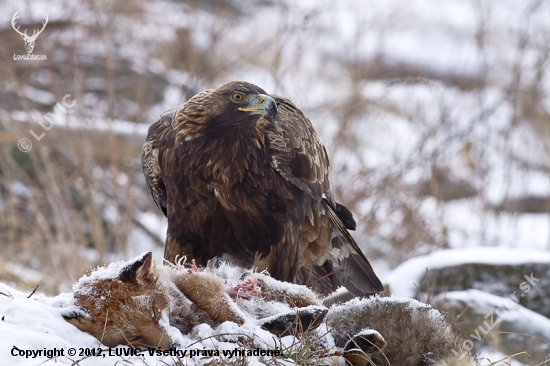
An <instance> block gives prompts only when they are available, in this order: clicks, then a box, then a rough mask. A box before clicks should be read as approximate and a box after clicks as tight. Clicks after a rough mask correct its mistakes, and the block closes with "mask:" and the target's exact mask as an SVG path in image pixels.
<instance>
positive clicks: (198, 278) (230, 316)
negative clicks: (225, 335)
mask: <svg viewBox="0 0 550 366" xmlns="http://www.w3.org/2000/svg"><path fill="white" fill-rule="evenodd" d="M174 282H175V284H176V286H177V288H178V289H179V290H180V291H181V292H182V293H183V294H184V295H185V296H186V297H187V298H188V299H189V300H191V301H192V302H194V303H195V305H197V306H198V307H199V308H200V309H202V310H204V311H206V312H207V313H208V315H210V317H211V318H212V319H214V320H215V321H216V322H218V323H223V322H225V321H231V322H234V323H237V324H239V325H241V324H243V323H244V315H243V314H242V312H241V311H240V310H239V308H238V307H237V306H236V305H235V303H234V302H233V301H232V300H231V298H230V297H229V295H227V294H226V293H225V286H224V282H223V280H222V279H221V278H220V277H216V276H215V275H212V274H209V273H205V272H194V273H188V274H182V275H179V276H177V278H176V279H175V281H174Z"/></svg>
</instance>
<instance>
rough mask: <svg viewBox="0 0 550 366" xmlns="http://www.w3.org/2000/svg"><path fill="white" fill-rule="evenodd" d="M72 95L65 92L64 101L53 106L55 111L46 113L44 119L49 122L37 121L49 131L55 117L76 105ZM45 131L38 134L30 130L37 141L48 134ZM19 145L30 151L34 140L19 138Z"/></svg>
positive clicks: (24, 150) (25, 150)
mask: <svg viewBox="0 0 550 366" xmlns="http://www.w3.org/2000/svg"><path fill="white" fill-rule="evenodd" d="M70 97H71V94H65V95H64V96H63V100H62V103H57V104H56V105H55V106H54V107H53V111H52V112H53V113H51V112H50V113H47V114H45V115H44V119H45V120H46V122H47V123H44V122H43V121H41V120H38V121H36V122H37V123H38V124H39V125H40V126H42V128H43V129H44V131H49V130H51V129H52V128H53V125H54V123H53V120H52V119H53V118H54V117H58V118H59V117H61V113H63V114H67V109H71V108H73V107H74V106H75V105H76V100H74V99H73V100H71V99H70ZM44 131H43V132H42V133H41V134H40V135H37V134H36V132H34V131H33V130H29V132H30V134H31V135H32V136H33V137H34V138H35V139H36V141H40V140H42V138H43V137H44V136H46V132H44ZM17 147H18V148H19V150H21V151H23V152H29V151H30V150H31V149H32V142H31V140H30V139H28V138H22V139H21V140H19V143H18V144H17Z"/></svg>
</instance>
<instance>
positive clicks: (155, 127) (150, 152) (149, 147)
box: [141, 108, 178, 217]
mask: <svg viewBox="0 0 550 366" xmlns="http://www.w3.org/2000/svg"><path fill="white" fill-rule="evenodd" d="M177 111H178V108H174V109H172V110H170V111H167V112H165V113H164V114H162V116H161V117H160V119H159V120H158V121H157V122H155V123H153V124H152V125H151V127H150V128H149V131H148V132H147V138H146V139H145V142H144V143H143V149H142V151H141V167H142V169H143V175H144V176H145V184H146V185H147V188H148V189H149V194H150V195H151V197H152V198H153V201H154V202H155V204H156V205H157V207H158V209H159V210H161V211H162V213H163V214H164V216H166V217H167V216H168V210H167V207H168V203H167V199H166V186H165V185H164V180H163V178H162V176H163V174H162V164H161V163H160V160H161V159H162V155H163V152H164V150H166V148H169V147H171V146H173V145H174V138H173V135H174V134H173V128H172V121H173V120H174V117H175V115H176V113H177Z"/></svg>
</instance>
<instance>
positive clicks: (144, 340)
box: [64, 252, 171, 349]
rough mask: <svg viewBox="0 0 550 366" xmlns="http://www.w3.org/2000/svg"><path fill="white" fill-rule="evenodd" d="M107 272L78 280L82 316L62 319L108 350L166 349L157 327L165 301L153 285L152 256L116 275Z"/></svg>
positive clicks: (160, 289)
mask: <svg viewBox="0 0 550 366" xmlns="http://www.w3.org/2000/svg"><path fill="white" fill-rule="evenodd" d="M110 269H111V268H110V267H109V268H106V269H104V271H103V272H104V273H105V275H104V276H102V275H101V274H102V271H101V270H98V271H94V273H93V276H92V275H89V276H84V277H82V278H81V279H80V280H79V282H78V283H77V284H76V285H75V287H74V297H75V304H76V305H77V306H79V307H80V308H81V309H82V310H83V311H84V313H85V314H84V315H83V314H71V315H65V316H64V318H65V320H67V321H68V322H69V323H71V324H73V325H75V326H76V327H77V328H78V329H80V330H81V331H84V332H88V333H90V334H91V335H93V336H94V337H96V338H97V339H99V340H100V341H101V343H103V344H104V345H106V346H108V347H114V346H117V345H119V344H126V345H128V346H131V347H146V348H147V347H155V348H156V347H158V348H162V349H169V348H170V343H171V340H170V337H169V336H168V335H167V334H166V332H165V331H164V330H163V329H162V328H161V327H160V325H159V320H160V319H161V314H162V311H163V310H165V309H167V308H168V306H169V299H168V296H167V295H166V294H165V291H164V289H163V287H162V285H161V284H159V283H158V282H157V278H156V276H155V267H154V264H153V262H152V253H151V252H149V253H146V254H145V255H143V257H141V258H138V259H137V260H135V261H131V262H128V263H126V264H125V265H124V266H123V267H122V269H121V270H120V272H119V273H118V275H115V276H113V275H112V274H110V272H109V270H110Z"/></svg>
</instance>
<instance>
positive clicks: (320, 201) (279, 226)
mask: <svg viewBox="0 0 550 366" xmlns="http://www.w3.org/2000/svg"><path fill="white" fill-rule="evenodd" d="M142 165H143V172H144V175H145V180H146V183H147V187H148V188H149V191H150V193H151V196H152V197H153V200H154V201H155V203H156V205H157V206H158V208H159V209H160V210H162V212H163V213H164V215H166V217H167V218H168V232H167V236H166V247H165V252H164V257H165V259H166V260H168V261H174V259H175V257H176V256H177V255H186V256H187V257H188V258H189V259H195V260H196V263H197V264H200V265H206V264H207V261H208V260H210V259H212V258H214V257H218V258H220V259H222V260H228V261H230V262H233V263H235V264H238V265H242V266H246V267H250V266H252V265H254V266H256V267H258V268H260V269H263V268H265V269H267V270H268V272H269V273H270V274H271V275H272V276H273V277H275V278H276V279H279V280H283V281H289V282H297V281H298V282H301V283H306V284H308V285H310V286H311V287H313V288H314V289H316V290H318V291H319V292H321V293H323V294H328V293H330V292H332V291H333V290H335V289H336V288H337V287H339V286H342V285H343V286H345V287H346V288H348V290H350V291H351V292H352V293H354V294H356V295H362V294H372V293H378V292H381V291H382V290H383V287H382V284H381V283H380V280H379V279H378V278H377V277H376V275H375V274H374V271H373V269H372V267H371V265H370V264H369V262H368V260H367V258H366V257H365V256H364V254H363V253H362V252H361V250H360V249H359V247H358V246H357V244H356V243H355V241H354V240H353V238H352V236H351V235H350V234H349V232H348V230H347V229H355V221H354V220H353V216H352V214H351V212H350V211H349V210H348V209H347V208H346V207H344V206H343V205H340V204H338V203H336V202H335V201H334V198H333V196H332V193H331V188H330V183H329V179H328V168H329V161H328V157H327V153H326V151H325V148H324V146H323V144H322V143H321V140H320V139H319V136H318V135H317V133H316V132H315V131H314V129H313V126H312V125H311V122H310V121H309V120H308V119H307V118H306V117H305V116H304V114H303V113H302V112H301V111H300V110H299V109H298V108H297V107H296V106H295V105H294V104H292V103H291V102H290V101H289V100H288V99H285V98H281V97H278V96H274V95H271V96H270V95H267V94H266V93H265V92H264V91H263V90H262V89H261V88H259V87H257V86H255V85H253V84H250V83H246V82H231V83H228V84H225V85H223V86H221V87H219V88H218V89H214V90H207V91H205V92H202V93H199V94H197V95H195V96H194V97H192V98H191V99H189V100H188V101H187V102H186V103H184V104H183V105H181V106H179V107H177V108H174V109H172V110H170V111H168V112H166V113H164V114H163V115H162V116H161V117H160V119H159V120H158V121H157V122H155V123H154V124H153V125H151V127H150V128H149V132H148V134H147V138H146V140H145V143H144V145H143V152H142Z"/></svg>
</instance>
